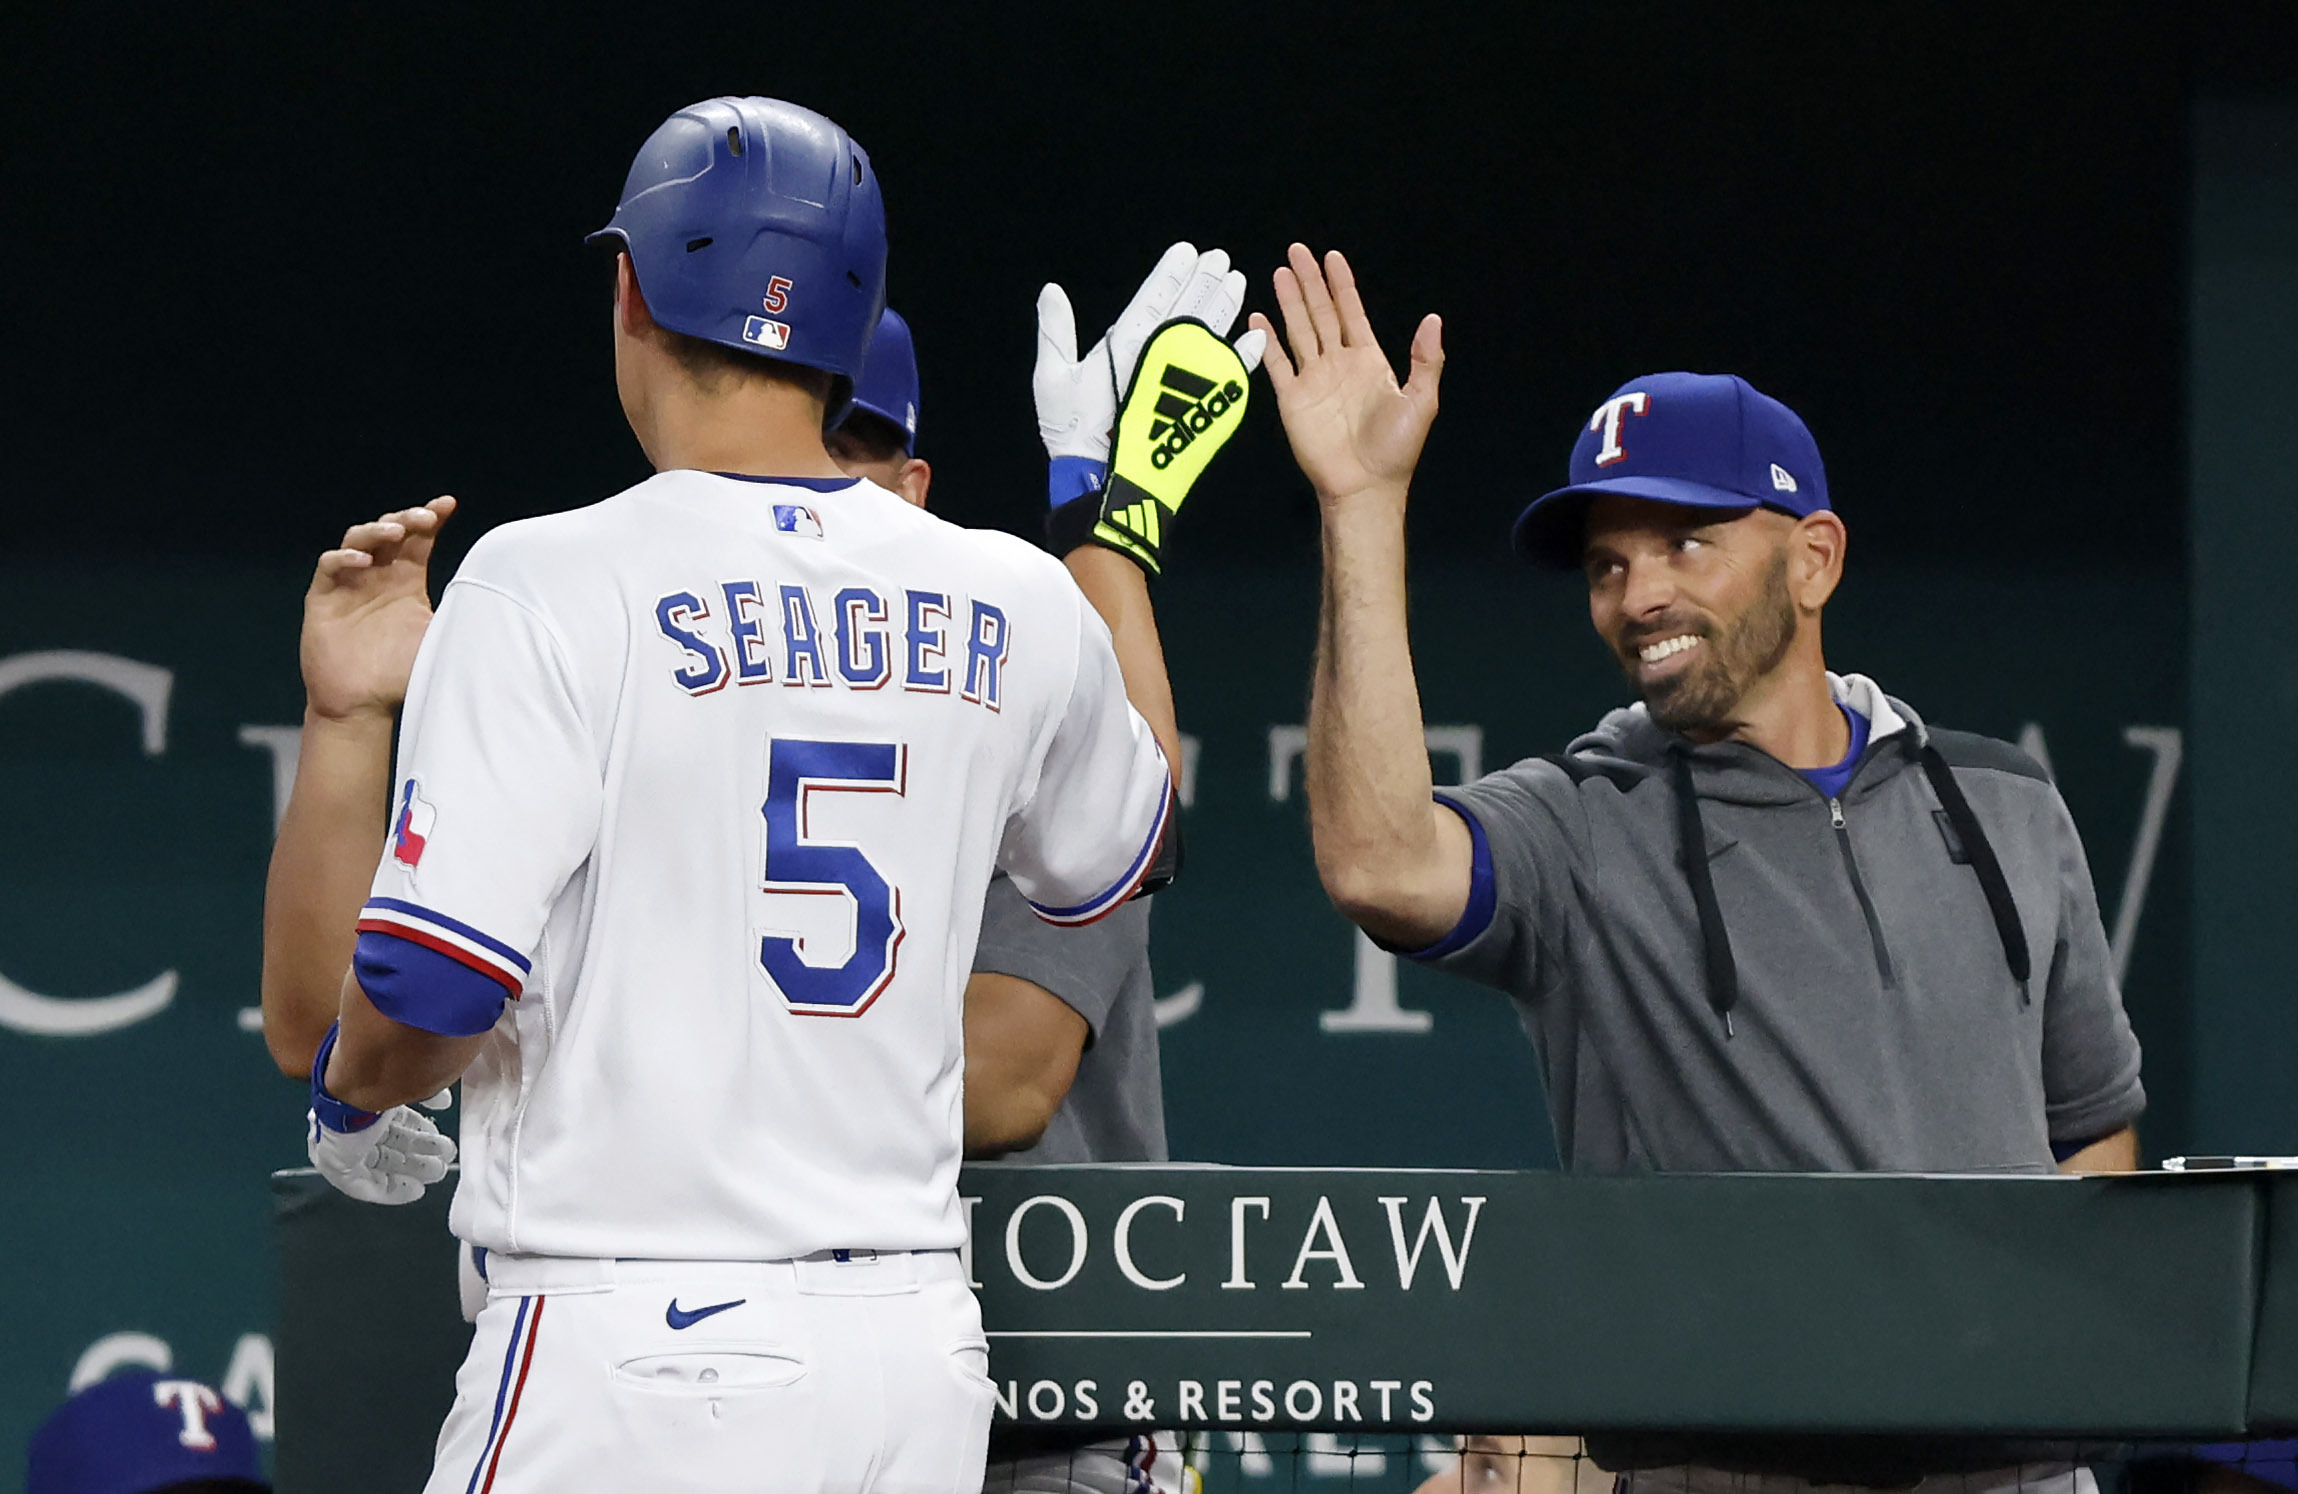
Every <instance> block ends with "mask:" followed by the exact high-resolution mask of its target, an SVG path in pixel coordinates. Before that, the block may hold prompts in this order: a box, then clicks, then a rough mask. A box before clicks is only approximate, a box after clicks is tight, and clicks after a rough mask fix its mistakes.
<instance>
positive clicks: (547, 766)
mask: <svg viewBox="0 0 2298 1494" xmlns="http://www.w3.org/2000/svg"><path fill="white" fill-rule="evenodd" d="M397 794H398V797H397V800H396V801H395V808H394V815H393V823H392V835H391V840H390V843H389V845H387V846H386V848H385V851H384V856H383V862H382V867H381V869H380V870H379V871H378V872H377V873H376V877H375V884H374V896H373V898H372V899H371V900H370V901H369V903H368V905H367V907H366V909H365V911H364V912H363V913H362V915H361V920H360V931H361V933H360V948H359V955H358V960H357V963H356V965H355V969H356V970H357V972H358V974H359V977H360V980H361V983H362V985H363V987H364V988H365V989H366V990H367V992H368V994H369V996H370V998H371V999H373V1000H375V1002H376V1005H377V1006H378V1007H379V1008H381V1009H383V1010H384V1011H385V1012H386V1014H388V1015H392V1016H395V1017H398V1018H399V1019H400V1020H402V1021H411V1022H413V1023H414V1025H417V1026H424V1027H429V1028H431V1029H432V1030H434V1031H442V1032H448V1031H462V1032H476V1031H481V1030H486V1028H487V1027H488V1026H489V1025H491V1026H492V1032H491V1035H490V1037H489V1039H488V1041H487V1043H486V1045H485V1047H484V1049H483V1050H482V1052H481V1053H480V1056H479V1058H478V1060H477V1061H476V1062H475V1063H474V1064H473V1065H472V1067H471V1069H470V1072H469V1073H468V1075H467V1076H466V1080H467V1083H466V1108H465V1110H464V1116H463V1130H462V1158H463V1172H462V1183H461V1186H460V1188H459V1189H458V1191H457V1193H456V1197H455V1203H454V1210H453V1215H452V1218H453V1225H454V1229H455V1232H456V1234H458V1235H459V1236H461V1237H462V1238H464V1239H466V1240H469V1241H471V1242H473V1243H474V1244H477V1245H481V1246H485V1247H486V1248H488V1249H489V1250H495V1251H505V1252H517V1253H524V1254H530V1255H558V1256H589V1257H628V1258H646V1259H672V1260H677V1259H684V1260H776V1259H782V1258H786V1257H795V1256H801V1255H806V1254H809V1253H811V1252H814V1251H818V1250H825V1249H839V1248H869V1249H877V1250H898V1249H939V1248H949V1247H954V1246H957V1245H958V1244H960V1243H961V1240H962V1238H963V1234H964V1225H963V1221H962V1220H961V1218H960V1216H959V1210H958V1206H957V1199H956V1191H955V1183H956V1176H957V1168H958V1162H959V1156H960V1149H961V1134H962V1115H961V1089H962V1076H963V1053H962V1046H961V1017H962V1012H963V996H964V989H965V982H966V975H967V971H968V969H969V968H970V965H971V962H972V956H973V944H974V939H975V935H976V932H977V930H978V929H979V926H980V922H981V908H982V898H983V893H984V889H985V887H986V886H987V883H988V881H989V878H990V875H991V871H992V869H993V867H996V866H1002V867H1004V868H1005V869H1006V870H1007V871H1008V872H1010V873H1011V874H1012V876H1013V879H1014V882H1015V883H1016V884H1017V885H1018V886H1019V887H1021V889H1022V890H1023V892H1024V893H1025V895H1027V896H1028V897H1029V898H1030V900H1031V901H1032V902H1033V903H1034V904H1036V905H1037V906H1038V908H1039V911H1040V912H1041V913H1043V914H1044V915H1045V916H1046V917H1048V918H1050V919H1052V920H1054V921H1057V922H1084V921H1088V920H1090V919H1092V918H1094V917H1096V916H1098V915H1100V914H1101V913H1104V912H1106V911H1108V910H1109V909H1110V908H1112V907H1114V906H1115V905H1116V904H1117V903H1118V902H1121V901H1122V900H1123V899H1124V898H1126V897H1127V896H1129V895H1130V894H1131V893H1132V891H1133V889H1134V888H1135V886H1136V885H1137V884H1138V882H1139V881H1140V879H1141V877H1142V875H1143V874H1144V872H1145V870H1146V868H1147V866H1148V864H1149V862H1150V861H1151V859H1152V856H1153V853H1154V851H1155V848H1156V844H1157V842H1158V840H1159V838H1160V836H1161V835H1162V833H1163V829H1164V822H1165V817H1166V814H1167V812H1168V811H1167V805H1168V792H1167V778H1166V768H1165V765H1164V759H1163V757H1162V755H1161V753H1160V752H1159V751H1158V748H1157V745H1156V742H1155V739H1154V738H1153V737H1152V736H1151V734H1150V732H1149V729H1148V727H1147V726H1146V725H1145V724H1144V723H1143V722H1142V720H1141V719H1140V717H1139V716H1137V715H1136V714H1135V713H1134V712H1133V710H1132V708H1131V706H1130V705H1129V704H1128V703H1127V702H1126V699H1125V695H1124V688H1123V683H1122V681H1121V679H1120V677H1119V674H1118V668H1117V660H1116V657H1115V655H1114V653H1113V651H1112V649H1111V646H1110V641H1109V634H1108V631H1107V629H1106V628H1105V627H1104V625H1103V624H1102V622H1101V620H1100V618H1099V617H1098V616H1097V615H1096V614H1095V613H1094V611H1093V609H1092V607H1091V606H1090V605H1088V604H1087V602H1086V601H1085V599H1084V597H1083V596H1082V595H1081V594H1080V593H1079V591H1078V589H1077V587H1076V585H1075V584H1074V583H1073V582H1072V581H1071V579H1070V577H1069V575H1068V573H1067V572H1066V571H1065V570H1064V568H1063V567H1062V566H1061V565H1060V564H1059V563H1058V562H1057V561H1054V560H1052V559H1051V558H1049V557H1048V556H1046V555H1045V554H1043V553H1042V552H1040V551H1038V550H1037V549H1035V548H1034V547H1032V546H1030V545H1028V544H1026V543H1025V542H1023V541H1021V540H1018V539H1015V538H1012V537H1010V536H1007V535H1003V534H996V533H990V532H984V531H975V530H965V529H960V528H957V527H956V526H954V525H951V524H947V523H944V522H943V521H941V520H939V519H936V518H934V517H932V516H930V515H928V514H926V513H923V512H921V511H920V510H918V509H915V508H913V507H911V506H910V505H908V504H906V503H904V502H903V501H902V500H901V499H899V498H897V497H895V496H894V495H892V494H890V493H888V492H886V491H885V490H883V489H881V488H878V487H875V486H872V485H871V484H869V483H866V482H859V481H844V482H838V481H820V480H807V481H803V482H800V481H791V480H778V481H760V480H753V479H739V478H731V477H722V476H716V475H712V474H708V473H702V472H666V473H663V474H661V475H659V476H656V477H654V478H652V479H650V480H649V481H647V482H644V483H641V484H639V485H638V486H637V487H635V488H632V489H630V490H629V491H628V492H625V493H622V494H619V495H618V496H616V497H614V498H611V499H608V500H607V501H605V502H603V503H600V504H597V505H595V506H593V507H590V508H586V509H581V510H577V511H575V512H572V513H565V514H558V515H553V516H551V517H548V518H541V519H533V520H528V521H525V522H521V523H516V524H509V525H506V526H504V527H502V528H500V529H497V530H495V531H494V532H492V533H490V534H489V535H487V536H486V538H485V539H483V540H481V541H480V542H479V544H478V545H476V546H475V547H473V549H472V551H471V553H470V556H469V558H468V559H467V560H465V562H464V563H463V566H462V569H461V570H460V571H459V572H458V573H457V575H456V577H455V579H454V581H453V583H452V584H451V585H449V586H448V588H447V590H446V593H445V596H444V598H443V600H442V602H441V604H440V608H439V615H438V618H437V620H436V621H435V622H434V623H433V625H432V628H431V632H430V635H429V636H428V637H427V638H426V639H425V640H424V643H423V648H422V652H421V654H420V655H419V656H418V658H417V661H416V665H415V674H414V679H413V683H412V686H411V688H410V690H409V694H408V699H407V709H406V717H405V723H404V726H403V731H402V737H401V743H400V755H399V772H398V786H397ZM505 993H512V994H514V995H515V998H516V999H514V1000H511V1001H510V1002H509V1003H508V1004H507V1006H505V1005H502V1004H501V998H502V997H503V996H504V994H505ZM498 1008H499V1011H500V1019H499V1020H495V1018H496V1014H497V1011H498Z"/></svg>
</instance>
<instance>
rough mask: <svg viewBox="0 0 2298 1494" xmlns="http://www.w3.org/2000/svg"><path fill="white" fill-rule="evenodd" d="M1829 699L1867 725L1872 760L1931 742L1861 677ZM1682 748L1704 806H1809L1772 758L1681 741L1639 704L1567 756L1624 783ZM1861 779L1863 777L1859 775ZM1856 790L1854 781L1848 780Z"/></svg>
mask: <svg viewBox="0 0 2298 1494" xmlns="http://www.w3.org/2000/svg"><path fill="white" fill-rule="evenodd" d="M1827 688H1828V693H1829V694H1830V695H1831V696H1833V697H1834V698H1835V699H1836V700H1838V701H1840V702H1842V703H1843V704H1844V705H1847V706H1849V707H1850V708H1851V709H1852V710H1855V711H1857V712H1859V714H1861V715H1862V716H1865V717H1866V718H1867V721H1868V737H1867V753H1868V756H1869V757H1870V758H1872V757H1873V756H1874V754H1875V752H1876V750H1877V749H1878V748H1879V747H1881V746H1882V744H1883V743H1884V742H1885V741H1886V740H1888V739H1890V738H1894V737H1900V736H1904V737H1906V738H1907V741H1906V744H1905V745H1906V747H1907V750H1908V751H1909V752H1910V753H1913V752H1914V751H1917V750H1919V749H1920V748H1921V747H1922V746H1923V744H1924V743H1925V742H1926V741H1927V740H1928V739H1929V733H1928V732H1927V731H1926V730H1925V728H1924V725H1923V720H1922V718H1921V717H1920V716H1918V715H1916V713H1915V709H1914V707H1912V706H1910V705H1908V704H1907V703H1906V702H1905V701H1903V700H1899V699H1896V698H1894V697H1892V696H1890V695H1887V694H1885V693H1884V691H1883V688H1882V686H1880V685H1878V684H1876V683H1875V681H1873V680H1872V679H1869V678H1868V677H1867V676H1866V675H1863V674H1842V675H1839V674H1833V673H1830V674H1829V675H1828V676H1827ZM1678 746H1681V749H1682V750H1683V751H1684V752H1685V754H1686V755H1687V756H1688V757H1689V758H1690V760H1691V761H1692V762H1693V764H1695V765H1696V766H1697V768H1698V770H1699V790H1700V795H1701V797H1703V798H1708V799H1717V800H1722V801H1725V802H1733V803H1741V804H1788V803H1799V802H1803V801H1805V800H1808V799H1809V798H1810V796H1811V792H1812V789H1811V784H1810V782H1809V780H1807V779H1805V778H1804V777H1803V776H1802V775H1801V774H1799V773H1797V772H1796V771H1795V770H1794V769H1792V768H1789V767H1787V766H1786V765H1785V764H1783V763H1781V762H1780V761H1779V760H1778V759H1777V758H1774V757H1772V756H1771V755H1770V754H1769V753H1766V752H1763V751H1761V750H1760V749H1758V748H1755V747H1750V746H1749V745H1747V744H1746V743H1744V742H1716V743H1712V744H1710V745H1706V746H1695V745H1691V744H1687V743H1684V739H1683V738H1681V737H1679V736H1677V735H1676V734H1675V733H1674V732H1672V731H1668V730H1666V729H1665V728H1663V727H1661V726H1660V725H1659V724H1657V723H1656V722H1654V721H1653V720H1652V716H1651V712H1650V711H1649V710H1648V709H1646V708H1645V706H1644V703H1643V702H1642V701H1640V700H1639V701H1637V702H1636V703H1635V704H1633V705H1629V706H1623V707H1621V708H1619V709H1617V710H1614V711H1610V712H1608V713H1606V714H1605V716H1604V719H1603V720H1601V721H1599V722H1598V723H1597V724H1596V728H1595V730H1593V731H1590V732H1588V733H1586V734H1584V735H1582V736H1581V737H1579V738H1577V739H1576V740H1575V741H1574V742H1573V743H1572V744H1571V746H1570V747H1568V748H1566V749H1565V750H1566V752H1567V753H1569V754H1570V755H1571V756H1573V757H1575V758H1579V759H1581V760H1583V761H1584V762H1586V763H1587V764H1588V766H1590V767H1594V768H1598V769H1599V770H1601V769H1602V768H1604V767H1606V766H1610V767H1613V768H1614V769H1617V770H1624V774H1625V775H1626V776H1635V777H1640V776H1642V775H1643V774H1646V773H1650V772H1654V771H1657V770H1661V769H1664V768H1665V766H1666V763H1667V758H1668V754H1669V752H1670V751H1671V750H1672V749H1674V748H1677V747H1678ZM1858 776H1859V778H1865V777H1866V776H1867V775H1865V774H1864V773H1862V774H1860V775H1858ZM1854 782H1855V784H1856V782H1857V780H1856V779H1855V780H1854Z"/></svg>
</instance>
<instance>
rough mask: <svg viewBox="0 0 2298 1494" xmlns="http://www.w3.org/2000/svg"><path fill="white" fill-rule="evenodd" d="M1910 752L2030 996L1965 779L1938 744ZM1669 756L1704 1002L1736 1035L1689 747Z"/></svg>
mask: <svg viewBox="0 0 2298 1494" xmlns="http://www.w3.org/2000/svg"><path fill="white" fill-rule="evenodd" d="M1915 757H1916V761H1918V762H1920V763H1921V764H1922V765H1923V775H1924V776H1925V777H1926V778H1929V779H1930V780H1931V791H1932V792H1933V793H1934V794H1937V795H1938V796H1939V807H1940V808H1941V809H1944V810H1945V811H1946V812H1947V822H1948V824H1950V825H1952V826H1953V827H1954V829H1955V838H1956V839H1957V840H1959V841H1961V842H1962V843H1963V852H1964V854H1965V855H1966V856H1968V857H1969V858H1970V862H1971V870H1972V871H1973V872H1974V873H1976V874H1977V875H1978V878H1979V890H1980V891H1981V892H1983V893H1985V894H1986V897H1987V911H1988V913H1990V914H1991V915H1993V917H1994V920H1995V937H1996V938H1997V939H1998V940H2000V941H2001V943H2002V946H2003V960H2004V963H2006V964H2008V965H2009V966H2010V967H2011V977H2012V979H2014V980H2016V981H2017V982H2018V983H2019V1004H2020V1005H2021V1006H2026V1005H2029V1004H2031V1003H2032V1002H2033V1000H2034V997H2033V995H2032V994H2031V992H2030V991H2029V988H2028V981H2029V978H2030V977H2031V976H2032V975H2033V973H2034V964H2033V962H2032V961H2031V960H2030V959H2029V958H2028V955H2027V931H2026V927H2025V925H2023V924H2021V923H2020V922H2019V905H2018V902H2017V900H2015V899H2014V898H2013V897H2012V896H2011V883H2010V879H2009V878H2007V877H2005V876H2004V875H2003V863H2002V862H2001V861H1999V860H1997V859H1996V857H1995V848H1994V846H1993V845H1992V844H1991V843H1990V842H1989V841H1988V839H1987V832H1986V831H1985V830H1984V829H1982V828H1981V827H1980V824H1979V817H1978V816H1977V815H1976V814H1974V813H1972V811H1971V801H1970V800H1968V799H1966V798H1964V797H1963V785H1962V784H1961V783H1959V782H1957V781H1956V778H1955V770H1954V769H1952V768H1950V767H1948V766H1947V759H1945V758H1944V757H1941V756H1940V755H1939V749H1938V748H1936V747H1934V746H1932V745H1931V744H1930V743H1929V742H1928V741H1926V742H1925V743H1924V744H1923V745H1922V746H1921V747H1920V748H1918V749H1916V754H1915ZM1668 758H1669V779H1670V781H1671V783H1672V784H1673V785H1674V788H1675V797H1676V838H1677V840H1678V842H1679V850H1680V853H1681V855H1682V858H1683V867H1684V880H1685V881H1687V882H1689V883H1690V884H1691V888H1692V905H1693V906H1694V907H1695V908H1697V909H1698V910H1699V919H1700V955H1701V963H1702V964H1703V965H1704V966H1705V967H1706V970H1707V986H1708V1005H1709V1006H1712V1007H1714V1008H1715V1013H1716V1015H1717V1016H1719V1017H1721V1018H1723V1025H1724V1036H1725V1037H1727V1038H1729V1037H1732V1036H1735V1034H1734V1032H1733V1030H1732V1020H1731V1014H1732V1008H1733V1007H1735V1006H1737V1005H1739V963H1738V961H1736V960H1735V959H1733V958H1732V952H1731V931H1730V930H1729V929H1728V928H1726V927H1725V926H1724V919H1723V905H1722V904H1720V903H1719V902H1717V901H1716V884H1715V877H1714V875H1713V873H1711V872H1710V871H1709V869H1708V834H1707V826H1706V824H1705V823H1704V822H1703V821H1702V820H1701V818H1700V796H1699V790H1698V788H1696V787H1695V786H1694V785H1693V783H1692V762H1691V754H1690V751H1689V750H1688V749H1687V748H1686V747H1685V746H1684V744H1682V743H1680V742H1678V743H1671V744H1670V745H1669V748H1668Z"/></svg>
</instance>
